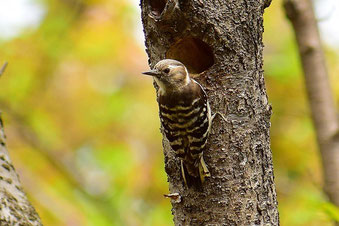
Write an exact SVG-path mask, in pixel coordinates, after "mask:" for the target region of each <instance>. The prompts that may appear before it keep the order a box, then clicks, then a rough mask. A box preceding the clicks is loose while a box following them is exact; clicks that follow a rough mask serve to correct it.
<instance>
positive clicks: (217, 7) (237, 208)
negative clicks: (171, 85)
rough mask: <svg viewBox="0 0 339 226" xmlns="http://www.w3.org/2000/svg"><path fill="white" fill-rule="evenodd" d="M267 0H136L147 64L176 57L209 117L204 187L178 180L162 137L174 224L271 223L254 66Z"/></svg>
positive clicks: (266, 115)
mask: <svg viewBox="0 0 339 226" xmlns="http://www.w3.org/2000/svg"><path fill="white" fill-rule="evenodd" d="M269 3H270V1H263V0H262V1H253V0H240V1H217V0H204V1H201V0H187V1H179V0H142V1H141V8H142V21H143V24H144V32H145V36H146V47H147V53H148V56H149V63H150V65H151V66H154V65H155V63H156V62H158V61H159V60H161V59H164V58H172V59H176V60H179V61H181V62H182V63H184V64H185V65H186V66H187V68H188V70H189V72H190V73H191V74H194V77H195V78H196V80H198V81H199V82H200V83H201V84H202V85H203V87H204V88H205V89H206V91H207V93H208V97H209V101H210V103H211V109H212V112H217V111H218V112H221V113H222V114H224V115H225V116H226V119H227V120H226V122H225V121H223V120H222V119H221V118H220V117H218V116H217V118H216V119H215V120H214V122H213V126H212V132H211V134H210V138H209V141H208V144H207V148H206V151H205V152H204V158H205V160H206V163H207V165H208V167H209V169H210V172H211V175H212V176H211V178H209V179H207V181H206V182H205V184H204V191H203V192H199V191H195V190H194V189H187V188H186V187H185V186H184V185H183V180H182V178H181V174H180V163H179V160H178V159H177V158H176V157H175V156H174V153H173V151H172V150H171V148H170V146H169V143H168V141H167V140H166V139H164V140H163V146H164V154H165V170H166V172H167V174H168V180H169V189H170V192H171V193H179V195H180V196H181V200H178V199H173V200H172V207H173V208H172V212H173V215H174V223H175V225H207V224H208V225H210V224H213V225H279V217H278V210H277V200H276V192H275V185H274V178H273V166H272V154H271V150H270V137H269V129H270V116H271V107H270V105H269V104H268V100H267V95H266V90H265V82H264V76H263V69H262V64H263V60H262V50H263V43H262V33H263V12H264V8H265V7H267V6H268V5H269Z"/></svg>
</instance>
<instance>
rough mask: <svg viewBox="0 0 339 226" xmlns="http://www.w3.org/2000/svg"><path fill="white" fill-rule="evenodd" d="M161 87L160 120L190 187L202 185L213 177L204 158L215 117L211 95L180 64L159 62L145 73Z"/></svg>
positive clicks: (169, 60) (159, 91)
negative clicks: (211, 107) (212, 112)
mask: <svg viewBox="0 0 339 226" xmlns="http://www.w3.org/2000/svg"><path fill="white" fill-rule="evenodd" d="M143 74H145V75H150V76H152V77H153V78H154V80H155V82H156V83H157V84H158V86H159V89H158V104H159V116H160V121H161V124H162V126H163V129H164V133H165V136H166V138H167V139H168V141H169V143H170V146H171V147H172V149H173V150H174V152H175V154H176V156H177V157H179V159H180V164H181V174H182V177H183V180H184V182H185V184H186V186H188V187H190V186H191V185H193V184H195V185H197V186H200V185H202V184H203V183H204V181H205V178H206V177H210V176H211V174H210V172H209V170H208V168H207V166H206V163H205V161H204V158H203V151H204V149H205V146H206V142H207V138H208V134H209V132H210V128H211V124H212V118H214V116H215V115H214V116H213V117H211V109H210V106H209V103H208V100H207V95H206V92H205V90H204V89H203V88H202V86H201V85H200V84H199V83H198V82H197V81H195V80H194V79H192V78H190V75H189V73H188V71H187V69H186V67H185V65H184V64H182V63H181V62H179V61H176V60H172V59H165V60H161V61H159V62H158V63H157V64H156V65H155V66H154V69H153V70H150V71H147V72H143Z"/></svg>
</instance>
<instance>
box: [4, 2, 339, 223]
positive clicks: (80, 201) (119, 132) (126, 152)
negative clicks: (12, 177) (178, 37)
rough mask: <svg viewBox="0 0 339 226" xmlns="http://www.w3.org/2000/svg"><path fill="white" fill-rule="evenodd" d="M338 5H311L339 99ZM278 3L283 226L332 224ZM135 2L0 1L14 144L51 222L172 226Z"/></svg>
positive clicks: (277, 146)
mask: <svg viewBox="0 0 339 226" xmlns="http://www.w3.org/2000/svg"><path fill="white" fill-rule="evenodd" d="M338 2H339V1H338V0H318V1H315V2H314V3H315V5H316V12H317V18H318V21H319V25H320V28H321V35H322V38H323V40H324V49H325V53H326V57H327V64H328V68H329V74H330V77H331V78H330V79H331V84H332V88H333V92H334V95H335V101H336V103H337V105H338V103H339V98H338V97H339V76H338V74H339V64H338V62H339V54H338V49H339V26H337V25H338V24H339V16H338V15H339V3H338ZM281 4H282V3H281V0H273V2H272V5H271V7H270V8H268V9H267V10H266V12H265V23H264V24H265V33H264V43H265V53H264V58H265V59H264V60H265V66H264V69H265V78H266V87H267V91H268V96H269V100H270V102H271V103H272V105H273V112H274V113H273V117H272V129H271V140H272V150H273V159H274V170H275V172H274V173H275V181H276V188H277V193H278V201H279V211H280V217H281V225H283V226H284V225H286V226H293V225H307V226H309V225H325V226H326V225H332V224H331V221H332V220H333V219H337V220H338V219H339V211H338V208H336V207H335V206H333V205H331V204H330V203H329V202H328V201H327V199H326V196H325V195H324V193H323V191H322V168H321V161H320V156H319V153H318V151H317V145H316V142H315V134H314V129H313V126H312V121H311V119H310V112H309V109H308V104H307V99H306V96H305V87H304V84H303V76H302V71H301V69H300V61H299V58H298V53H297V46H296V43H295V41H294V37H293V33H292V30H291V26H290V25H289V24H288V21H287V19H286V18H285V16H284V14H283V11H282V6H281ZM143 38H144V37H143V33H142V25H141V20H140V9H139V2H138V1H137V0H0V64H1V65H2V63H3V62H4V61H8V62H9V66H8V68H7V70H6V72H5V74H4V75H3V76H2V77H1V78H0V109H1V111H2V117H3V119H4V123H5V132H6V134H7V139H8V140H7V146H8V149H9V151H10V155H11V158H12V160H13V162H14V165H15V167H16V170H17V172H18V174H19V175H20V178H21V181H22V183H23V187H24V188H25V191H26V192H27V194H28V196H29V199H30V200H31V201H32V203H33V205H34V206H35V207H36V209H37V211H38V212H39V214H40V216H41V218H42V221H43V223H44V224H45V225H52V226H53V225H66V226H78V225H79V226H83V225H84V226H87V225H88V226H90V225H98V226H106V225H133V226H134V225H157V226H158V225H159V226H161V225H164V226H166V225H172V224H173V223H172V216H171V206H170V202H169V201H168V200H166V199H165V198H164V197H163V194H166V193H167V192H168V188H167V178H166V175H165V172H164V163H163V154H162V146H161V139H162V137H161V134H160V132H159V127H160V123H159V119H158V109H157V103H156V100H155V90H154V88H153V86H152V81H151V79H150V78H148V77H143V76H142V75H141V74H140V72H141V71H144V70H147V69H148V65H147V56H146V53H145V51H144V44H143V42H144V41H143Z"/></svg>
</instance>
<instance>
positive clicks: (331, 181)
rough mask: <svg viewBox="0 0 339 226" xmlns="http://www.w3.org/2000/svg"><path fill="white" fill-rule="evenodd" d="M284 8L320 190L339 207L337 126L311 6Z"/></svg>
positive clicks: (296, 1)
mask: <svg viewBox="0 0 339 226" xmlns="http://www.w3.org/2000/svg"><path fill="white" fill-rule="evenodd" d="M284 6H285V11H286V14H287V17H288V18H289V19H290V21H291V22H292V25H293V29H294V32H295V36H296V39H297V42H298V47H299V54H300V58H301V62H302V68H303V70H304V76H305V84H306V91H307V95H308V99H309V104H310V107H311V113H312V119H313V123H314V127H315V130H316V135H317V141H318V146H319V150H320V153H321V157H322V165H323V171H324V181H325V182H324V190H325V192H326V193H327V195H328V197H329V199H330V200H331V201H332V202H333V203H334V204H335V205H337V206H339V132H338V129H339V122H338V118H337V113H336V110H335V107H334V101H333V96H332V91H331V87H330V83H329V78H328V73H327V69H326V63H325V57H324V54H323V51H322V47H321V41H320V36H319V31H318V27H317V22H316V19H315V16H314V11H313V8H312V3H311V2H310V1H309V0H285V1H284Z"/></svg>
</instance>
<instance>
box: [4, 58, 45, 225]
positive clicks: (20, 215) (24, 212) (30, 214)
mask: <svg viewBox="0 0 339 226" xmlns="http://www.w3.org/2000/svg"><path fill="white" fill-rule="evenodd" d="M6 66H7V63H5V64H4V65H3V66H2V68H1V69H0V77H1V75H2V73H3V72H4V70H5V68H6ZM0 113H1V112H0ZM5 140H6V137H5V133H4V130H3V123H2V119H1V115H0V225H1V226H12V225H42V223H41V220H40V218H39V215H38V214H37V212H36V211H35V209H34V207H33V206H32V205H31V204H30V202H29V201H28V199H27V197H26V194H25V193H24V191H23V189H22V187H21V183H20V181H19V177H18V175H17V174H16V172H15V169H14V166H13V164H12V162H11V160H10V158H9V155H8V151H7V149H6V143H5Z"/></svg>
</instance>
